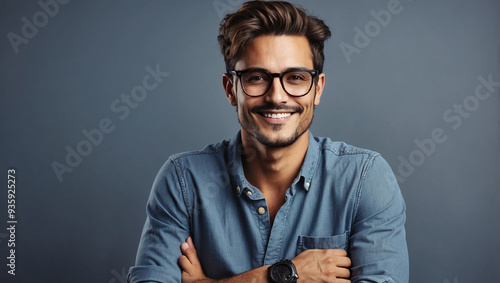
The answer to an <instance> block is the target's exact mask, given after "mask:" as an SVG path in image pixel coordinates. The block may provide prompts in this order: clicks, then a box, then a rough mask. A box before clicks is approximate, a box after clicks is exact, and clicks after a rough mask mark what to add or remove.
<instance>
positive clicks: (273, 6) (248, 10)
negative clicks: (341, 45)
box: [217, 1, 331, 73]
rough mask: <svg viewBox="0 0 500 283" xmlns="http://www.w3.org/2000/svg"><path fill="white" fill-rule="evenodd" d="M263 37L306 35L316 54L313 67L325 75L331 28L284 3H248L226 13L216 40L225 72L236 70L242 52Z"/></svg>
mask: <svg viewBox="0 0 500 283" xmlns="http://www.w3.org/2000/svg"><path fill="white" fill-rule="evenodd" d="M261 35H296V36H305V37H306V38H307V40H308V41H309V46H310V47H311V52H312V55H313V64H314V68H315V69H316V70H318V71H319V72H320V73H321V72H323V63H324V61H325V55H324V53H323V49H324V46H325V40H327V39H328V38H329V37H330V36H331V32H330V29H329V28H328V26H327V25H326V24H325V23H324V22H323V21H322V20H320V19H318V18H317V17H314V16H310V15H307V13H306V11H305V10H304V9H302V8H298V7H296V6H295V5H293V4H291V3H288V2H285V1H249V2H245V3H243V5H242V6H241V8H240V9H239V10H238V11H236V12H234V13H232V14H227V15H226V17H225V18H224V19H223V20H222V21H221V24H220V27H219V35H218V37H217V39H218V41H219V45H220V49H221V52H222V55H223V56H224V61H225V63H226V71H227V72H230V71H233V70H234V66H235V65H236V62H237V61H238V60H239V59H240V56H241V52H242V49H243V48H244V47H245V46H246V45H248V44H250V43H252V41H253V40H254V39H255V38H256V37H258V36H261Z"/></svg>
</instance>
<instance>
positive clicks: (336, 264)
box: [179, 237, 351, 283]
mask: <svg viewBox="0 0 500 283" xmlns="http://www.w3.org/2000/svg"><path fill="white" fill-rule="evenodd" d="M181 251H182V256H181V257H180V258H179V265H180V267H181V269H182V282H183V283H215V282H219V283H231V282H267V268H268V267H269V265H265V266H261V267H259V268H256V269H253V270H250V271H247V272H245V273H242V274H239V275H237V276H235V277H232V278H228V279H223V280H213V279H210V278H208V277H206V276H205V273H204V272H203V269H202V267H201V264H200V261H199V259H198V255H197V253H196V249H195V247H194V244H193V240H192V239H191V237H188V238H187V239H186V242H184V243H182V245H181ZM292 262H293V263H294V264H295V266H296V268H297V272H298V274H299V276H300V277H299V282H338V283H349V282H351V281H350V280H348V278H349V276H350V272H349V269H348V267H349V266H351V260H350V259H349V257H347V252H346V251H345V250H342V249H326V250H307V251H304V252H302V253H300V254H299V255H298V256H296V257H295V258H293V259H292Z"/></svg>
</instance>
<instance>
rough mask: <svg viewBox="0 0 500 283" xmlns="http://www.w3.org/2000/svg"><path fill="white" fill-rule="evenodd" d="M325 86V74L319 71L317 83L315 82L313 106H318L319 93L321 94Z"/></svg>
mask: <svg viewBox="0 0 500 283" xmlns="http://www.w3.org/2000/svg"><path fill="white" fill-rule="evenodd" d="M324 87H325V74H324V73H321V74H319V75H318V83H317V84H316V96H315V97H314V106H318V104H319V101H320V100H321V94H323V89H324Z"/></svg>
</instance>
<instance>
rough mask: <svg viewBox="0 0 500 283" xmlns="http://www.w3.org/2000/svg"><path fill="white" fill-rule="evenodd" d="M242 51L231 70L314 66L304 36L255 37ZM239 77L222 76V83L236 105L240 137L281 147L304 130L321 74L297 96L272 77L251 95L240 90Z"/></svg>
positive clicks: (321, 81)
mask: <svg viewBox="0 0 500 283" xmlns="http://www.w3.org/2000/svg"><path fill="white" fill-rule="evenodd" d="M242 51H243V52H242V56H241V58H240V60H239V61H238V62H237V63H236V66H235V71H242V70H246V69H249V68H260V69H265V70H267V71H269V72H270V73H282V72H285V71H287V70H289V69H292V68H301V69H308V70H312V69H314V67H313V59H312V53H311V49H310V47H309V42H308V41H307V39H306V37H304V36H259V37H257V38H255V39H254V41H253V42H252V43H251V44H249V45H247V46H246V47H245V48H244V49H243V50H242ZM239 80H240V79H239V78H237V77H236V76H234V78H230V77H228V76H225V77H224V79H223V84H224V87H225V90H226V95H227V97H228V99H229V102H230V103H231V105H233V106H236V107H237V112H238V119H239V122H240V124H241V128H242V129H243V131H242V137H246V136H247V135H248V136H249V137H251V138H254V139H256V140H257V141H258V142H260V143H261V144H263V145H265V146H269V147H285V146H289V145H291V144H293V143H294V142H295V141H296V140H297V139H298V138H299V137H301V136H302V134H304V133H306V132H307V131H308V128H309V126H310V124H311V122H312V119H313V112H314V106H315V105H318V104H319V101H320V98H321V93H322V90H323V86H324V74H320V75H319V79H318V83H317V84H313V86H312V88H311V90H310V91H309V93H307V94H306V95H305V96H301V97H293V96H290V95H288V94H287V93H286V92H285V90H284V89H283V87H282V85H281V83H280V81H279V78H274V79H273V83H272V85H271V88H270V89H269V90H268V91H267V92H266V93H265V94H264V95H263V96H259V97H251V96H248V95H246V94H245V93H244V92H243V89H242V88H241V83H240V81H239ZM273 117H274V118H273Z"/></svg>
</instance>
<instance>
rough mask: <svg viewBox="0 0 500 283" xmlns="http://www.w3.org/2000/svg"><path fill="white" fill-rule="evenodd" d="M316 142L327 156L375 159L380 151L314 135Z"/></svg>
mask: <svg viewBox="0 0 500 283" xmlns="http://www.w3.org/2000/svg"><path fill="white" fill-rule="evenodd" d="M314 140H315V142H316V143H317V145H318V146H319V148H320V151H321V152H322V154H323V155H324V156H325V158H344V159H373V158H375V157H377V156H380V153H378V152H376V151H373V150H369V149H365V148H360V147H356V146H353V145H350V144H347V143H345V142H343V141H332V140H331V139H330V138H325V137H314Z"/></svg>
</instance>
